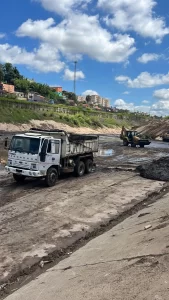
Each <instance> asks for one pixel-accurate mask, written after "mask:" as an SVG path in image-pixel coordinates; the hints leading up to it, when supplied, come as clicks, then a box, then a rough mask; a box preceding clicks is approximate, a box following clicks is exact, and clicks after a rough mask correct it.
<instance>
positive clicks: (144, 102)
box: [142, 100, 150, 104]
mask: <svg viewBox="0 0 169 300" xmlns="http://www.w3.org/2000/svg"><path fill="white" fill-rule="evenodd" d="M142 103H143V104H148V103H150V101H148V100H143V101H142Z"/></svg>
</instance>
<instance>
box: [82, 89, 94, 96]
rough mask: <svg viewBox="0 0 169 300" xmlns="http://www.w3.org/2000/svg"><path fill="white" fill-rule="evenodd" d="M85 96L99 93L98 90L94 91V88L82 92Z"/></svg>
mask: <svg viewBox="0 0 169 300" xmlns="http://www.w3.org/2000/svg"><path fill="white" fill-rule="evenodd" d="M82 95H83V96H88V95H90V96H92V95H98V93H97V92H96V91H92V90H87V91H85V92H83V93H82Z"/></svg>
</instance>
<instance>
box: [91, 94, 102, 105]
mask: <svg viewBox="0 0 169 300" xmlns="http://www.w3.org/2000/svg"><path fill="white" fill-rule="evenodd" d="M90 99H91V103H92V104H100V105H102V97H100V96H99V95H91V96H90Z"/></svg>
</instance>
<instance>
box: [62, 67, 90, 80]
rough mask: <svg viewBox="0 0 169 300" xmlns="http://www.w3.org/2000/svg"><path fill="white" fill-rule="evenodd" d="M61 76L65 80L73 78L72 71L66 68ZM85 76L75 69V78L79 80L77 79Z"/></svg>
mask: <svg viewBox="0 0 169 300" xmlns="http://www.w3.org/2000/svg"><path fill="white" fill-rule="evenodd" d="M63 78H64V79H65V80H74V71H71V70H69V69H68V68H67V69H66V70H65V72H64V76H63ZM84 78H85V75H84V73H83V72H82V71H77V72H76V79H77V80H79V79H84Z"/></svg>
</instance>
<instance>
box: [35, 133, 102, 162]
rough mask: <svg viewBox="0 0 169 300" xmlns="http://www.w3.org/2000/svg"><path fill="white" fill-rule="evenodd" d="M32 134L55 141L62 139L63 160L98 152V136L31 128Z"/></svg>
mask: <svg viewBox="0 0 169 300" xmlns="http://www.w3.org/2000/svg"><path fill="white" fill-rule="evenodd" d="M30 132H33V133H38V134H41V135H45V136H51V137H53V138H54V139H61V141H62V143H61V155H62V157H63V158H64V157H67V156H75V155H78V154H81V155H82V154H86V153H92V152H98V148H99V136H98V135H90V134H74V133H68V132H66V131H64V130H58V129H53V130H43V129H38V128H31V129H30Z"/></svg>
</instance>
